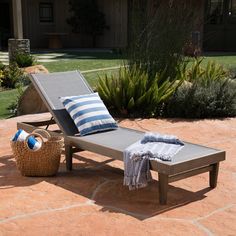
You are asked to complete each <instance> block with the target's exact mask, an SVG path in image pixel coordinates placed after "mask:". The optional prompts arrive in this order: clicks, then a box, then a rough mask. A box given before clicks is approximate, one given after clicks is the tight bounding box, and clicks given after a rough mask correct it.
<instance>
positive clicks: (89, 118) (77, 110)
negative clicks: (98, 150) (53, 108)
mask: <svg viewBox="0 0 236 236" xmlns="http://www.w3.org/2000/svg"><path fill="white" fill-rule="evenodd" d="M60 101H61V102H62V104H63V105H64V107H65V108H66V110H67V112H68V113H69V114H70V116H71V118H72V119H73V121H74V123H75V125H76V127H77V128H78V130H79V132H80V135H81V136H84V135H86V134H91V133H95V132H99V131H104V130H112V129H117V128H118V126H117V124H116V122H115V120H114V119H113V118H112V116H111V115H110V113H109V112H108V110H107V108H106V106H105V105H104V103H103V101H102V100H101V98H100V97H99V95H98V93H91V94H86V95H80V96H72V97H60Z"/></svg>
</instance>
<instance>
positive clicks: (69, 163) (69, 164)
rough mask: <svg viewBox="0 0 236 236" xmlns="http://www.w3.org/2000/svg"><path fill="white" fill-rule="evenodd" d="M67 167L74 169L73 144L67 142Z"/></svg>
mask: <svg viewBox="0 0 236 236" xmlns="http://www.w3.org/2000/svg"><path fill="white" fill-rule="evenodd" d="M65 155H66V169H67V170H72V155H73V151H72V146H70V145H67V144H65Z"/></svg>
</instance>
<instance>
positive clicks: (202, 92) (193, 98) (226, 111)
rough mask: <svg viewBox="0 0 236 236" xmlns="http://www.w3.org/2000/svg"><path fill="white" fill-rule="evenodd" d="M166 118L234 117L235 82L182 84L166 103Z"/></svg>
mask: <svg viewBox="0 0 236 236" xmlns="http://www.w3.org/2000/svg"><path fill="white" fill-rule="evenodd" d="M164 115H165V116H167V117H183V118H213V117H232V116H235V115H236V81H234V80H231V79H221V80H213V79H212V80H208V81H207V83H205V81H204V80H196V81H194V82H193V83H184V84H183V85H182V86H180V87H179V88H178V89H177V91H176V93H175V94H174V95H173V97H172V98H171V99H170V100H169V101H168V102H167V104H166V106H165V110H164Z"/></svg>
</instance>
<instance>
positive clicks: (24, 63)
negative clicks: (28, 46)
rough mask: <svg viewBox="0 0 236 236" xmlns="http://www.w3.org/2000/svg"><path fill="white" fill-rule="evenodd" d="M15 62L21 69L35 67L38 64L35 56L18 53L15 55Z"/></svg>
mask: <svg viewBox="0 0 236 236" xmlns="http://www.w3.org/2000/svg"><path fill="white" fill-rule="evenodd" d="M14 61H15V62H16V64H17V65H18V66H19V67H20V68H23V67H28V66H33V65H34V64H35V63H36V60H35V57H34V56H32V55H30V54H28V53H22V52H18V53H16V54H15V56H14Z"/></svg>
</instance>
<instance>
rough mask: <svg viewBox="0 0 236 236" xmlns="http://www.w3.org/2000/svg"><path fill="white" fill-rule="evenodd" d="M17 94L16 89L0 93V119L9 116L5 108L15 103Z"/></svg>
mask: <svg viewBox="0 0 236 236" xmlns="http://www.w3.org/2000/svg"><path fill="white" fill-rule="evenodd" d="M17 94H18V93H17V89H11V90H5V91H0V119H5V118H8V117H10V116H11V113H10V112H9V111H8V110H7V108H8V107H9V106H10V105H11V104H12V103H13V102H14V101H15V99H16V98H17Z"/></svg>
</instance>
